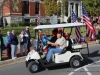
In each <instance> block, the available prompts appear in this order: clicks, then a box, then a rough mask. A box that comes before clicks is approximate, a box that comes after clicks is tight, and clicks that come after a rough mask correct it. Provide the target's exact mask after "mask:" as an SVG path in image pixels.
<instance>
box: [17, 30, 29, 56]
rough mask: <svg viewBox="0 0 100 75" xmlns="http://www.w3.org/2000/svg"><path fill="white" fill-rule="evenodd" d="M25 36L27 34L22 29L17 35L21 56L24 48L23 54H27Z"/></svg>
mask: <svg viewBox="0 0 100 75" xmlns="http://www.w3.org/2000/svg"><path fill="white" fill-rule="evenodd" d="M27 37H28V34H27V33H24V31H21V34H20V35H19V39H20V55H21V56H23V50H25V55H26V54H27Z"/></svg>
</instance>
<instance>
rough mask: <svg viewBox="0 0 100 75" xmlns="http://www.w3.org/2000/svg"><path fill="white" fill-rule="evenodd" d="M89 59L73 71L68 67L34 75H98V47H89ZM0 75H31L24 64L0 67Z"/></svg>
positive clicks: (84, 51) (58, 67)
mask: <svg viewBox="0 0 100 75" xmlns="http://www.w3.org/2000/svg"><path fill="white" fill-rule="evenodd" d="M89 49H90V57H88V58H85V61H84V64H83V66H82V67H80V68H77V69H74V68H71V67H70V66H69V65H63V66H57V67H52V68H50V70H48V69H42V70H41V71H40V72H38V73H34V75H100V61H99V60H100V51H99V50H100V45H91V46H90V47H89ZM86 52H87V51H86V50H82V51H81V53H82V54H84V55H85V54H86ZM0 75H33V74H32V73H30V72H29V71H28V69H27V68H26V67H25V62H24V61H23V62H20V63H17V64H12V65H6V66H2V67H0Z"/></svg>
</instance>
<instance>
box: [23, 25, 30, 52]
mask: <svg viewBox="0 0 100 75" xmlns="http://www.w3.org/2000/svg"><path fill="white" fill-rule="evenodd" d="M24 32H25V33H27V34H28V37H27V50H28V52H30V39H31V35H30V31H29V27H28V26H26V30H25V31H24Z"/></svg>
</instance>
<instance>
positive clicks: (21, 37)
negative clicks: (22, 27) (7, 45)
mask: <svg viewBox="0 0 100 75" xmlns="http://www.w3.org/2000/svg"><path fill="white" fill-rule="evenodd" d="M23 36H26V37H28V34H27V33H25V35H23V34H20V35H19V39H20V42H23Z"/></svg>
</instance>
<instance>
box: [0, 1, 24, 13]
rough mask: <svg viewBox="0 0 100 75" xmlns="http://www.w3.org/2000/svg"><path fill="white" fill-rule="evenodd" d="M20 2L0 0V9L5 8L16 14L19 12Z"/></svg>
mask: <svg viewBox="0 0 100 75" xmlns="http://www.w3.org/2000/svg"><path fill="white" fill-rule="evenodd" d="M21 1H22V0H0V8H2V7H3V6H6V7H8V8H10V9H11V8H12V11H14V12H17V11H18V10H19V7H18V6H19V3H20V2H21Z"/></svg>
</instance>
